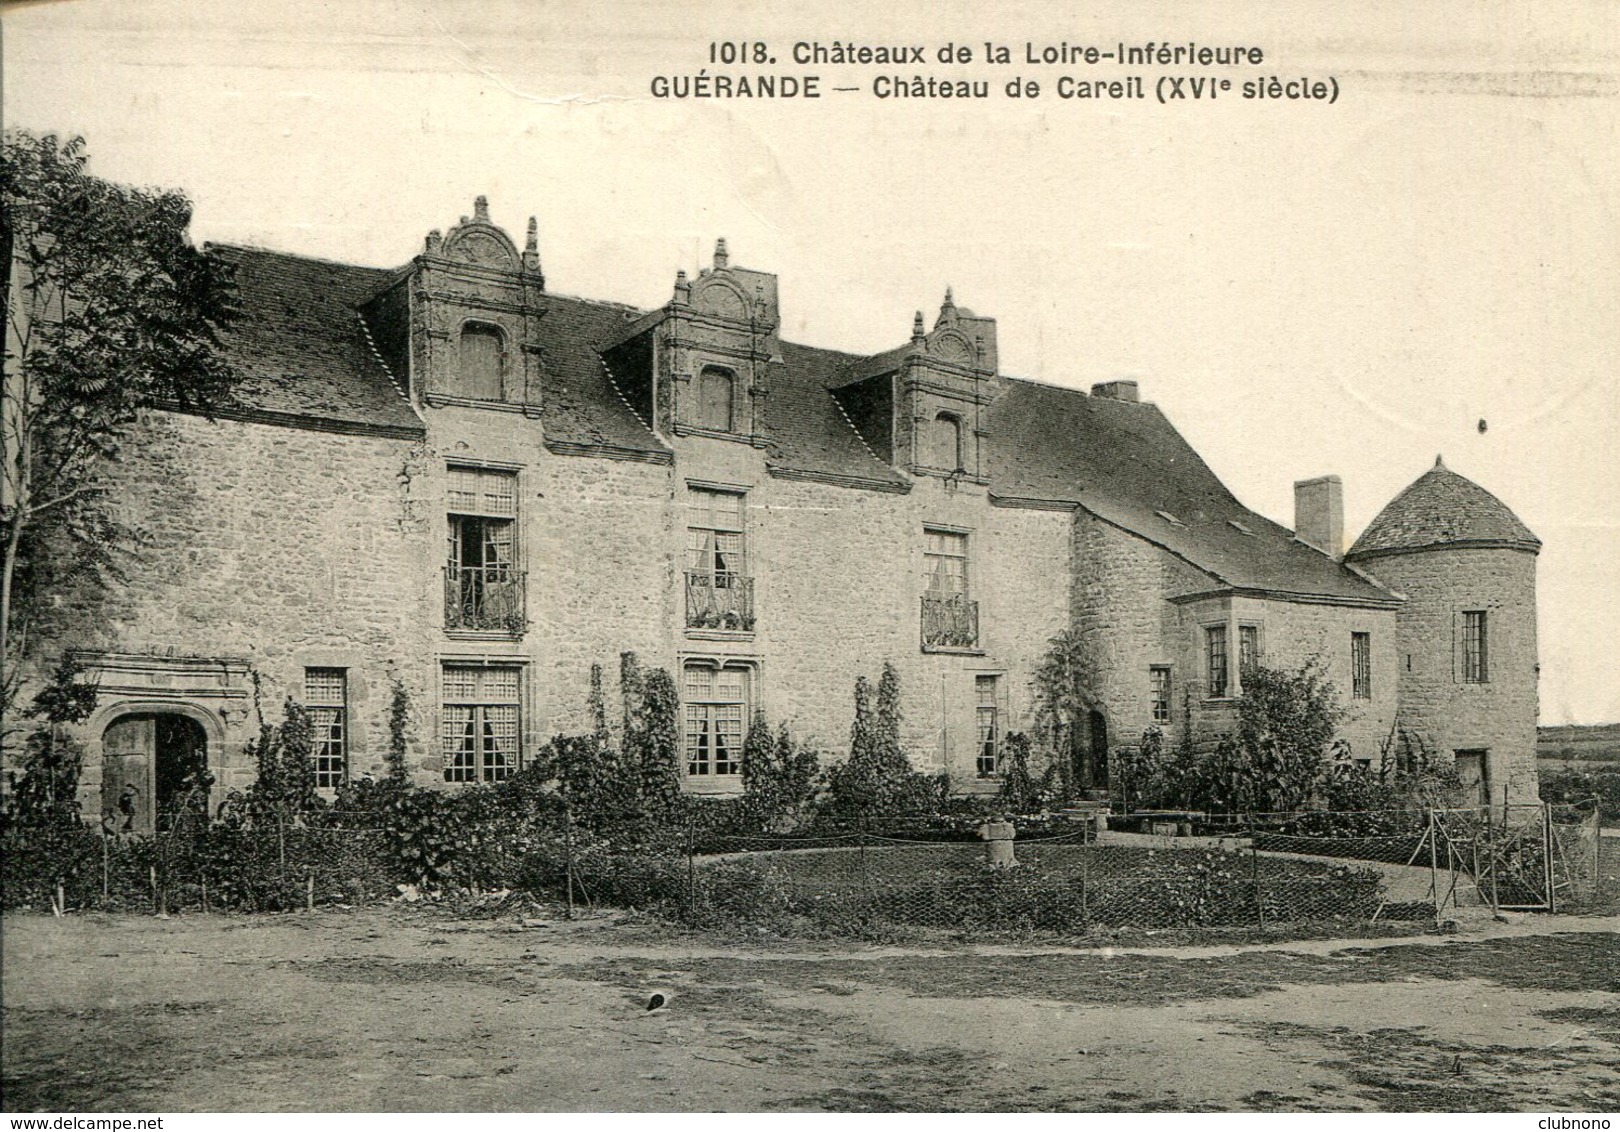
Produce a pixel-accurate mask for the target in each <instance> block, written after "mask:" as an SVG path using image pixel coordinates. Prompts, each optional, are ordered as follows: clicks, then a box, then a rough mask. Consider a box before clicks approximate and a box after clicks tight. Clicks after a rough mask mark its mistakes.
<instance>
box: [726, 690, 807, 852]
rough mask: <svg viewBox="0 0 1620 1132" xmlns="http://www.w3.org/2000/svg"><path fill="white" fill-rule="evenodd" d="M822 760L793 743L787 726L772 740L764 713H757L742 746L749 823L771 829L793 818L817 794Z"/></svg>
mask: <svg viewBox="0 0 1620 1132" xmlns="http://www.w3.org/2000/svg"><path fill="white" fill-rule="evenodd" d="M818 766H819V759H818V758H817V756H816V752H815V751H814V750H812V749H811V748H809V747H804V746H801V745H800V744H798V743H796V742H794V739H793V736H792V734H791V733H789V731H788V728H787V724H785V723H784V724H782V725H781V727H779V728H778V729H777V731H776V734H775V736H772V734H771V729H770V726H769V725H768V724H767V723H766V721H765V713H764V712H763V711H755V712H754V718H753V722H752V724H751V725H750V726H749V728H748V740H747V742H745V743H744V744H743V756H742V780H743V809H744V811H745V813H746V814H747V815H748V817H749V819H750V820H751V821H752V822H753V823H754V824H755V825H758V826H760V827H762V828H769V827H770V826H772V825H773V824H774V823H777V822H780V821H782V820H783V819H788V818H792V817H794V816H795V815H796V814H798V813H799V811H801V810H802V809H803V808H804V807H805V805H806V804H807V803H808V802H809V801H810V799H811V796H812V795H813V794H814V792H815V783H816V771H817V769H818Z"/></svg>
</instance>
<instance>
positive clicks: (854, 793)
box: [827, 662, 946, 815]
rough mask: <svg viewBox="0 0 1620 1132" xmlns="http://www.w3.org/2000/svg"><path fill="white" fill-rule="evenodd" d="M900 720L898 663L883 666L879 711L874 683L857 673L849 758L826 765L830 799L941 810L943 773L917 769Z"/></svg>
mask: <svg viewBox="0 0 1620 1132" xmlns="http://www.w3.org/2000/svg"><path fill="white" fill-rule="evenodd" d="M900 724H901V714H900V673H899V672H898V671H897V670H896V669H895V667H894V665H892V664H889V663H887V662H885V663H884V665H883V675H882V677H881V678H880V679H879V680H878V687H877V706H876V709H875V710H874V708H873V704H872V685H871V682H870V681H868V680H867V679H866V677H864V676H859V677H856V680H855V722H854V725H853V726H852V727H851V728H850V734H849V758H847V759H846V760H844V762H842V763H840V764H836V765H834V766H831V767H829V768H827V787H828V794H829V799H828V800H829V803H830V805H831V807H832V808H833V809H834V810H844V811H851V812H855V813H869V814H884V815H898V814H911V813H921V812H928V811H933V810H938V809H939V808H940V806H941V805H943V803H944V797H945V794H946V783H945V781H944V779H943V777H942V776H930V775H925V774H921V773H919V772H917V771H915V770H912V768H911V760H910V759H909V758H908V757H907V756H906V752H905V748H903V747H902V746H901V745H900Z"/></svg>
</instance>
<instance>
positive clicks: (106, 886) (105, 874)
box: [101, 830, 1601, 908]
mask: <svg viewBox="0 0 1620 1132" xmlns="http://www.w3.org/2000/svg"><path fill="white" fill-rule="evenodd" d="M1599 832H1601V831H1599ZM111 856H112V849H111V847H109V846H108V844H107V831H106V830H102V831H101V905H102V907H103V908H105V907H106V906H107V901H108V900H109V899H111V897H112V862H111V859H110V858H111Z"/></svg>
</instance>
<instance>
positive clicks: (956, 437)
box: [929, 413, 967, 472]
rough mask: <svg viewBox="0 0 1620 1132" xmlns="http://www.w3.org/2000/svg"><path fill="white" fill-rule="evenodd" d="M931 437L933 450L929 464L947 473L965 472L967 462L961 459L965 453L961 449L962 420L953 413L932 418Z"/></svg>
mask: <svg viewBox="0 0 1620 1132" xmlns="http://www.w3.org/2000/svg"><path fill="white" fill-rule="evenodd" d="M933 436H934V445H933V448H934V450H933V453H932V456H931V458H930V461H929V462H930V463H932V464H933V465H934V466H935V467H936V468H944V469H945V470H946V471H948V472H960V471H965V470H966V469H967V462H966V461H965V460H964V459H963V457H964V456H965V455H966V453H965V452H964V451H963V449H962V418H961V417H958V416H957V415H956V414H954V413H941V414H939V416H937V417H935V418H934V429H933Z"/></svg>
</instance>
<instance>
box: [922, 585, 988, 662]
mask: <svg viewBox="0 0 1620 1132" xmlns="http://www.w3.org/2000/svg"><path fill="white" fill-rule="evenodd" d="M922 643H923V648H925V649H971V648H977V647H978V645H979V603H978V602H976V601H969V600H968V599H967V595H966V594H924V595H923V599H922Z"/></svg>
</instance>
